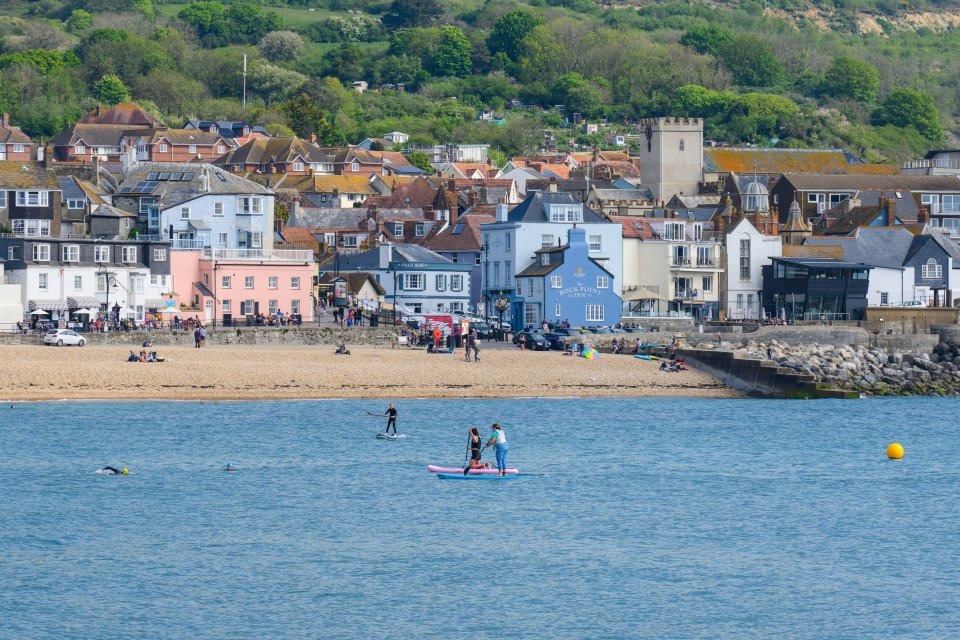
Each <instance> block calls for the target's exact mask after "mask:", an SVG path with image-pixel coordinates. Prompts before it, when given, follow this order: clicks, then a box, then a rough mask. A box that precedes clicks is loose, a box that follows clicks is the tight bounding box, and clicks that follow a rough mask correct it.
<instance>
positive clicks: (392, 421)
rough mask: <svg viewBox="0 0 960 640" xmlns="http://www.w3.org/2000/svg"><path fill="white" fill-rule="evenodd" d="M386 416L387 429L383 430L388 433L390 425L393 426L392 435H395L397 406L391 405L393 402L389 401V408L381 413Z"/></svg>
mask: <svg viewBox="0 0 960 640" xmlns="http://www.w3.org/2000/svg"><path fill="white" fill-rule="evenodd" d="M383 415H385V416H387V429H386V431H384V432H383V433H384V434H389V433H390V427H391V426H392V427H393V435H397V408H396V407H395V406H393V403H392V402H391V403H390V408H389V409H387V412H386V413H385V414H383Z"/></svg>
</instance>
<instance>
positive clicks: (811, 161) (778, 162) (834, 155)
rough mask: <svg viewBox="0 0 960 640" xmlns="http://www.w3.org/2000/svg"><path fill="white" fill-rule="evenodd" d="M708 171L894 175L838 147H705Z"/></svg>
mask: <svg viewBox="0 0 960 640" xmlns="http://www.w3.org/2000/svg"><path fill="white" fill-rule="evenodd" d="M703 154H704V156H705V158H704V159H705V160H706V162H705V164H706V165H707V170H708V171H709V170H713V171H717V172H720V173H730V172H733V173H752V172H754V171H756V172H757V173H826V174H871V175H892V174H895V173H897V171H898V170H897V168H896V167H894V166H891V165H880V164H860V163H851V162H849V161H848V159H847V156H846V155H845V154H844V153H843V151H841V150H839V149H744V148H736V147H717V148H712V149H704V150H703ZM711 164H712V165H713V166H712V167H711V166H710V165H711Z"/></svg>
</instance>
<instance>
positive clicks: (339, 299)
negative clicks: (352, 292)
mask: <svg viewBox="0 0 960 640" xmlns="http://www.w3.org/2000/svg"><path fill="white" fill-rule="evenodd" d="M330 284H332V285H333V304H334V306H337V307H346V306H348V305H349V304H350V298H349V296H348V294H347V279H346V278H334V279H333V282H331V283H330Z"/></svg>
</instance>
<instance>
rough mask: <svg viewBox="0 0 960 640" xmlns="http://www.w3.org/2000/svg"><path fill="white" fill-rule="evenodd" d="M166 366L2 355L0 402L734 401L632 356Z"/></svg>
mask: <svg viewBox="0 0 960 640" xmlns="http://www.w3.org/2000/svg"><path fill="white" fill-rule="evenodd" d="M157 350H158V352H159V355H160V356H161V357H164V358H166V359H167V362H163V363H157V364H153V363H127V362H125V360H126V358H127V356H128V355H129V348H126V347H123V346H87V347H83V348H79V347H59V348H58V347H41V346H34V345H30V346H27V345H24V346H0V385H2V387H0V388H2V391H0V399H3V400H61V399H91V400H92V399H170V400H238V399H249V400H266V399H294V398H492V397H496V398H504V397H524V396H557V397H560V396H697V397H715V398H726V397H737V396H738V394H737V393H736V392H735V391H733V390H731V389H729V388H727V387H725V386H723V385H721V384H720V383H719V382H718V381H717V380H716V379H714V378H712V377H711V376H708V375H706V374H704V373H701V372H698V371H694V370H691V371H686V372H683V373H665V372H660V371H659V370H658V369H657V363H655V362H649V361H644V360H639V359H636V358H633V357H630V356H624V355H621V356H610V355H604V356H602V357H601V358H600V359H599V360H595V361H592V360H586V359H584V358H576V357H569V356H562V355H560V353H558V352H540V353H532V352H521V351H519V350H506V349H504V350H500V349H486V350H484V351H482V352H481V362H480V363H478V364H475V363H473V362H470V363H467V362H464V360H463V356H462V354H457V355H452V356H451V355H429V354H427V353H426V352H425V351H422V350H413V349H399V350H397V349H395V350H391V349H375V348H353V347H351V351H352V355H349V356H336V355H334V354H333V348H332V347H329V346H316V347H296V348H294V347H287V346H236V345H224V346H207V347H204V348H203V349H194V348H188V347H180V346H177V347H167V346H164V347H160V348H158V349H157Z"/></svg>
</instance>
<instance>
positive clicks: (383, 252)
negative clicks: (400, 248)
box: [378, 240, 393, 269]
mask: <svg viewBox="0 0 960 640" xmlns="http://www.w3.org/2000/svg"><path fill="white" fill-rule="evenodd" d="M379 250H380V263H379V265H378V266H379V267H380V269H389V268H390V263H391V262H393V245H392V244H390V241H389V240H385V241H384V242H383V243H382V244H381V245H380V247H379Z"/></svg>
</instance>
